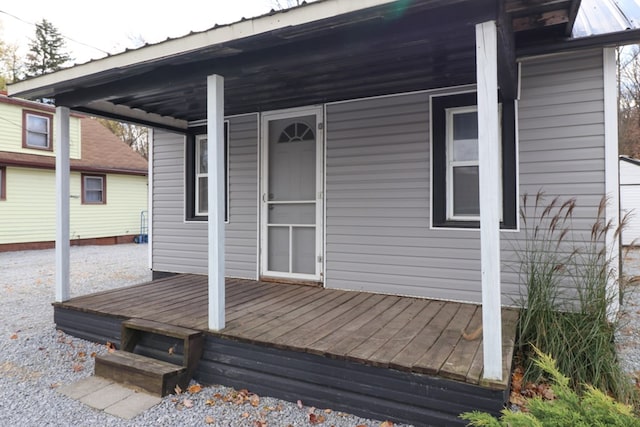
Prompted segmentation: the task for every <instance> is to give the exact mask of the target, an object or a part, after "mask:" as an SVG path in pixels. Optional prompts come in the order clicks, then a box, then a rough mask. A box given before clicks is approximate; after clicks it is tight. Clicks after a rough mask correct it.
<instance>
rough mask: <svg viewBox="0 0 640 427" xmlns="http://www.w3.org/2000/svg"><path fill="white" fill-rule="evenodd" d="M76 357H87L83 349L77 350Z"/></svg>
mask: <svg viewBox="0 0 640 427" xmlns="http://www.w3.org/2000/svg"><path fill="white" fill-rule="evenodd" d="M78 357H87V353H85V352H84V351H79V352H78Z"/></svg>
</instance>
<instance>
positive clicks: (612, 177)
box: [603, 47, 621, 321]
mask: <svg viewBox="0 0 640 427" xmlns="http://www.w3.org/2000/svg"><path fill="white" fill-rule="evenodd" d="M603 65H604V67H603V74H604V75H603V78H604V147H605V148H604V162H605V165H604V170H605V192H606V195H607V199H608V200H607V207H606V208H605V218H604V219H605V222H610V224H611V231H609V232H608V233H607V235H606V242H605V243H606V245H607V254H608V255H609V259H610V264H609V269H610V271H609V273H610V275H609V280H608V283H607V297H608V298H609V301H610V305H609V319H610V320H611V321H613V320H615V316H616V315H617V314H618V311H619V310H620V273H621V271H620V267H621V263H620V234H619V233H615V230H616V229H617V228H618V227H619V226H620V190H619V188H620V187H619V185H620V175H619V171H618V169H619V160H618V80H617V79H618V77H617V65H616V48H614V47H607V48H604V49H603Z"/></svg>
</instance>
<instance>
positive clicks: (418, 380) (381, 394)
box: [54, 306, 508, 426]
mask: <svg viewBox="0 0 640 427" xmlns="http://www.w3.org/2000/svg"><path fill="white" fill-rule="evenodd" d="M54 320H55V322H56V326H57V328H58V329H60V330H62V331H64V332H65V333H68V334H70V335H73V336H77V337H79V338H83V339H87V340H91V341H95V342H99V343H106V342H107V341H109V342H112V343H114V344H116V345H117V346H118V347H120V325H121V323H122V321H123V320H124V319H123V318H120V317H117V316H105V315H101V314H96V313H88V312H82V311H79V310H75V309H70V308H65V307H60V306H57V307H55V308H54ZM165 341H166V339H165V338H164V337H159V336H154V337H151V338H150V337H147V338H146V339H144V340H143V341H142V342H141V343H140V345H139V347H140V353H141V354H145V355H149V356H152V357H155V358H158V359H162V360H166V361H171V360H169V359H170V357H171V356H169V355H168V353H167V348H168V347H169V346H170V343H169V342H168V341H167V342H165ZM181 351H182V349H181V348H178V349H176V354H175V356H176V357H181ZM195 379H196V380H197V381H199V382H200V383H201V384H203V385H212V384H222V385H225V386H230V387H235V388H246V389H249V390H250V391H252V392H254V393H257V394H259V395H264V396H271V397H276V398H280V399H284V400H288V401H292V402H295V401H297V400H298V399H300V400H302V401H303V402H304V404H305V405H308V406H316V407H318V408H331V409H333V410H338V411H344V412H349V413H353V414H356V415H359V416H363V417H368V418H375V419H381V420H384V419H390V420H393V421H395V422H403V423H410V424H414V425H437V426H443V425H446V426H464V425H465V423H464V422H463V421H462V420H460V419H459V418H458V417H457V416H458V415H459V414H460V413H462V412H465V411H469V410H482V411H488V412H491V413H494V414H496V413H498V412H499V411H500V409H502V407H503V405H504V402H505V401H506V400H507V398H508V389H504V390H492V389H488V388H483V387H480V386H476V385H473V384H467V383H463V382H459V381H453V380H448V379H444V378H440V377H437V376H430V375H423V374H417V373H412V372H403V371H398V370H395V369H385V368H379V367H375V366H368V365H364V364H361V363H356V362H352V361H348V360H337V359H332V358H328V357H323V356H319V355H315V354H309V353H305V352H298V351H292V350H283V349H278V348H273V347H269V346H263V345H258V344H252V343H246V342H241V341H236V340H233V339H228V338H224V337H220V336H214V335H212V334H208V333H205V343H204V354H203V357H202V359H201V360H200V363H199V365H198V369H197V371H196V373H195Z"/></svg>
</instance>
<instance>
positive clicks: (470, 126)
mask: <svg viewBox="0 0 640 427" xmlns="http://www.w3.org/2000/svg"><path fill="white" fill-rule="evenodd" d="M453 139H478V113H477V112H475V111H472V112H469V113H454V114H453Z"/></svg>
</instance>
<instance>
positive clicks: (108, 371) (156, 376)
mask: <svg viewBox="0 0 640 427" xmlns="http://www.w3.org/2000/svg"><path fill="white" fill-rule="evenodd" d="M95 375H96V376H98V377H103V378H107V379H110V380H112V381H114V382H117V383H120V384H127V385H131V386H135V387H140V388H142V389H143V390H146V391H147V392H149V393H152V394H156V395H159V396H166V395H167V394H171V393H173V392H174V389H175V387H176V385H179V386H180V387H181V388H182V389H183V390H185V389H186V387H187V386H188V384H189V379H190V377H188V376H187V368H186V367H184V366H178V365H174V364H173V363H168V362H164V361H162V360H157V359H153V358H150V357H147V356H142V355H140V354H134V353H129V352H126V351H118V350H116V351H113V352H109V353H107V354H104V355H100V356H96V364H95Z"/></svg>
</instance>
